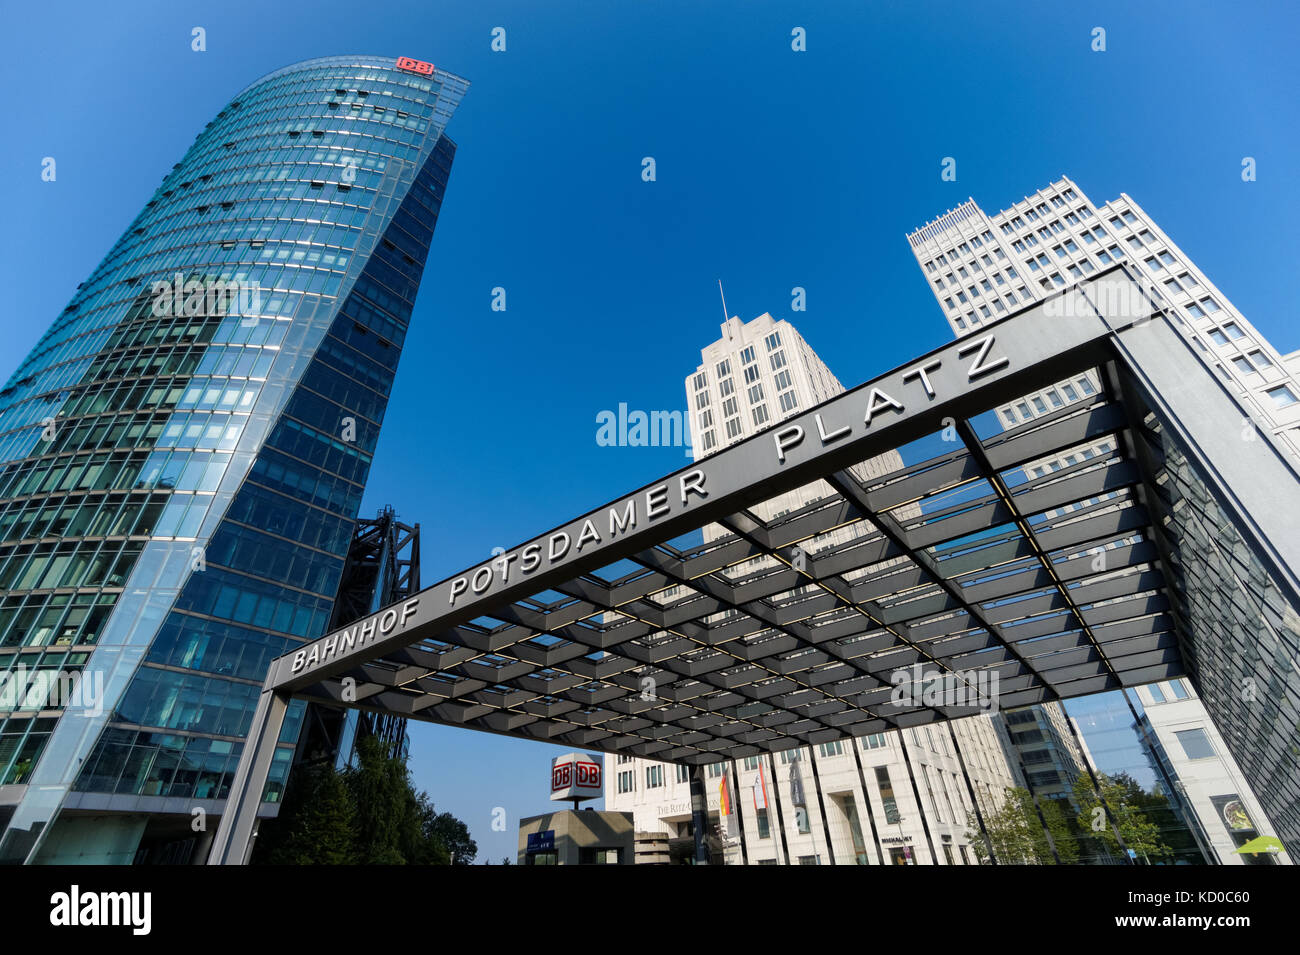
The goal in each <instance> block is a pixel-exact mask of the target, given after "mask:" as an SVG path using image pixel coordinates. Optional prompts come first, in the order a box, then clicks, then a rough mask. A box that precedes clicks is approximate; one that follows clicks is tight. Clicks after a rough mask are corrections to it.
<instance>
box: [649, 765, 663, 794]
mask: <svg viewBox="0 0 1300 955" xmlns="http://www.w3.org/2000/svg"><path fill="white" fill-rule="evenodd" d="M663 784H664V768H663V766H662V765H654V766H647V767H646V768H645V788H646V789H658V788H659V787H660V786H662V785H663Z"/></svg>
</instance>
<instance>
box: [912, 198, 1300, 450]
mask: <svg viewBox="0 0 1300 955" xmlns="http://www.w3.org/2000/svg"><path fill="white" fill-rule="evenodd" d="M907 238H908V242H909V243H910V245H911V247H912V253H913V255H915V256H916V261H917V264H918V265H919V266H920V267H921V270H922V272H923V273H924V274H925V277H926V280H927V281H928V283H929V285H930V291H931V292H932V293H933V294H934V297H935V299H936V300H937V301H938V302H939V304H940V306H941V307H942V309H943V314H944V318H946V319H947V321H948V324H949V325H950V326H951V327H952V330H953V332H954V333H955V334H956V335H957V336H958V337H961V336H964V335H970V334H973V333H975V332H977V331H978V330H979V329H981V328H983V327H984V326H985V325H987V324H988V323H990V322H993V321H996V320H997V319H999V318H1002V317H1004V316H1005V315H1008V314H1010V313H1011V312H1014V311H1017V310H1019V309H1022V308H1024V307H1025V305H1028V304H1033V303H1035V302H1040V301H1045V300H1047V299H1048V298H1050V297H1052V296H1053V295H1055V294H1056V293H1058V292H1059V291H1060V290H1061V289H1063V288H1068V287H1071V286H1075V285H1078V284H1080V283H1086V282H1089V281H1090V280H1091V277H1093V276H1095V275H1096V274H1097V273H1098V272H1099V271H1100V270H1102V269H1105V268H1107V267H1109V266H1110V265H1112V264H1113V263H1116V262H1131V263H1133V265H1134V266H1135V274H1137V273H1140V274H1141V275H1142V276H1143V277H1144V278H1145V282H1144V285H1145V291H1146V292H1147V294H1149V295H1150V296H1151V298H1152V301H1153V302H1154V303H1155V304H1156V306H1157V307H1161V308H1164V307H1167V308H1169V310H1170V314H1171V315H1172V316H1173V318H1174V320H1175V321H1176V323H1177V325H1178V328H1179V330H1180V332H1181V333H1182V335H1183V336H1184V337H1185V338H1186V339H1187V340H1188V341H1189V342H1191V343H1192V345H1193V346H1194V347H1195V348H1196V349H1197V350H1198V351H1199V352H1200V354H1201V356H1202V357H1203V358H1204V359H1205V361H1206V362H1207V363H1208V364H1209V365H1211V367H1213V368H1214V369H1215V372H1216V374H1218V375H1219V376H1220V377H1221V378H1222V379H1223V381H1224V382H1225V384H1226V385H1227V386H1228V387H1229V389H1230V390H1231V391H1232V392H1233V394H1234V395H1235V396H1237V397H1238V398H1239V399H1240V400H1241V402H1242V404H1243V405H1244V406H1245V407H1246V408H1248V409H1249V410H1250V412H1251V420H1252V421H1253V422H1254V424H1255V426H1256V427H1258V428H1259V429H1261V430H1263V431H1267V432H1268V433H1270V434H1272V435H1274V436H1275V437H1276V438H1277V439H1278V442H1279V444H1281V445H1282V447H1283V448H1285V449H1286V450H1287V451H1288V452H1290V453H1291V454H1293V455H1296V456H1297V457H1298V458H1300V379H1298V378H1297V377H1296V368H1295V364H1296V362H1295V360H1294V359H1295V353H1293V354H1291V355H1287V356H1283V355H1282V354H1280V353H1279V352H1278V351H1277V349H1276V348H1274V347H1273V346H1272V345H1271V344H1270V343H1269V342H1268V340H1267V339H1265V338H1264V336H1263V335H1261V334H1260V333H1259V332H1258V331H1257V330H1256V329H1255V327H1254V326H1253V325H1251V323H1250V322H1249V321H1248V320H1247V319H1246V317H1245V316H1244V315H1242V314H1241V312H1240V311H1239V310H1238V309H1237V308H1236V307H1235V306H1234V305H1233V304H1232V302H1231V301H1230V300H1229V299H1228V297H1227V295H1225V294H1224V293H1223V291H1222V290H1221V289H1219V288H1218V287H1217V286H1216V285H1215V284H1214V283H1213V282H1211V281H1210V279H1209V278H1208V277H1207V276H1206V275H1205V273H1204V272H1202V271H1201V270H1200V269H1199V268H1197V267H1196V264H1195V263H1194V262H1193V261H1192V260H1191V257H1190V256H1188V255H1187V253H1186V252H1184V251H1183V250H1182V249H1180V248H1179V247H1178V246H1177V245H1176V244H1175V243H1174V241H1173V240H1172V239H1171V238H1170V237H1169V236H1168V235H1167V234H1166V233H1165V232H1164V230H1162V229H1161V228H1160V226H1159V225H1157V224H1156V222H1155V220H1154V219H1152V218H1151V216H1150V215H1148V214H1147V213H1146V212H1145V211H1144V210H1143V209H1142V207H1141V206H1139V205H1138V204H1137V203H1136V202H1135V201H1134V200H1133V199H1132V198H1131V197H1129V196H1128V195H1126V194H1124V193H1120V197H1119V198H1118V199H1113V200H1111V201H1110V202H1106V203H1103V204H1102V205H1096V204H1094V203H1093V202H1092V201H1091V200H1090V199H1089V198H1088V197H1087V196H1086V195H1085V194H1084V193H1083V190H1082V189H1080V188H1079V187H1078V185H1076V184H1075V183H1074V182H1073V181H1071V180H1070V179H1067V178H1062V179H1060V180H1058V181H1057V182H1054V183H1052V184H1051V185H1049V186H1048V187H1047V188H1045V189H1040V190H1039V191H1038V192H1036V193H1034V194H1033V195H1032V196H1026V197H1025V198H1023V199H1022V200H1021V201H1019V202H1017V203H1015V204H1014V205H1012V206H1010V207H1009V208H1007V209H1003V210H1002V211H1000V212H997V213H994V214H993V215H988V214H986V213H985V212H984V210H982V209H981V208H980V207H979V206H978V205H977V204H976V202H975V200H974V199H967V200H966V202H964V203H962V204H961V205H959V206H958V207H957V208H956V209H951V210H949V211H948V212H947V213H945V214H944V215H942V216H940V217H939V218H937V219H935V220H934V221H932V222H929V223H927V224H926V225H924V226H922V227H921V228H919V229H917V230H916V231H915V232H913V233H911V234H910V235H909V236H908V237H907ZM1097 385H1098V381H1097V378H1096V376H1095V375H1084V376H1080V377H1079V378H1077V379H1070V380H1069V381H1063V382H1058V383H1057V384H1056V385H1054V386H1052V387H1050V388H1045V389H1043V390H1041V391H1039V392H1036V393H1034V394H1031V395H1026V396H1024V397H1023V398H1021V399H1019V400H1017V401H1013V402H1009V403H1007V404H1005V405H1003V406H1001V407H1000V408H999V409H998V415H999V417H1000V419H1001V420H1002V422H1003V423H1004V424H1005V425H1006V426H1007V427H1013V426H1015V425H1017V424H1021V423H1023V422H1025V421H1029V420H1032V419H1034V418H1036V417H1039V416H1041V415H1044V414H1047V413H1049V412H1050V411H1052V410H1054V409H1056V408H1060V407H1063V406H1065V405H1067V404H1070V403H1072V402H1076V401H1081V400H1083V399H1085V398H1087V397H1088V396H1089V395H1091V394H1093V393H1094V392H1095V389H1096V387H1097ZM1244 423H1245V422H1243V424H1244Z"/></svg>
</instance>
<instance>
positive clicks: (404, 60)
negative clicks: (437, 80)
mask: <svg viewBox="0 0 1300 955" xmlns="http://www.w3.org/2000/svg"><path fill="white" fill-rule="evenodd" d="M397 68H398V69H399V70H406V72H408V73H419V74H420V75H421V76H432V75H433V64H432V63H425V62H424V61H423V60H413V59H411V58H410V57H409V56H399V57H398V58H397Z"/></svg>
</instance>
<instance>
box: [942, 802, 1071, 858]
mask: <svg viewBox="0 0 1300 955" xmlns="http://www.w3.org/2000/svg"><path fill="white" fill-rule="evenodd" d="M1040 811H1041V813H1042V815H1041V816H1040V815H1039V813H1040ZM966 825H967V827H968V828H969V829H970V832H968V833H967V839H969V840H970V842H971V845H972V846H973V847H974V849H975V855H976V857H977V858H978V859H979V860H980V862H981V863H984V864H988V862H989V852H988V846H987V845H986V844H985V842H984V838H983V836H981V835H980V831H979V818H978V817H977V816H976V815H975V814H974V813H973V812H972V813H968V814H967V817H966ZM1044 826H1045V827H1046V831H1044ZM984 827H985V830H986V831H987V832H988V836H989V842H990V843H992V846H993V856H994V858H996V860H997V862H998V863H999V864H1000V865H1053V864H1055V863H1056V861H1057V857H1058V856H1059V857H1060V861H1061V863H1062V864H1063V865H1073V864H1074V863H1076V862H1077V861H1078V859H1079V849H1078V842H1077V840H1076V838H1075V835H1074V833H1073V832H1071V829H1070V821H1069V814H1067V813H1066V812H1064V811H1063V810H1062V808H1061V806H1060V804H1059V803H1058V802H1057V801H1056V800H1053V799H1044V800H1041V801H1040V802H1039V803H1038V805H1035V802H1034V797H1033V794H1032V793H1030V791H1029V790H1028V789H1024V788H1021V787H1017V788H1015V789H1010V790H1007V798H1006V801H1005V802H1003V804H1002V806H1001V807H1000V808H999V809H997V810H996V811H994V812H991V813H985V814H984ZM1049 832H1050V833H1051V837H1052V841H1051V842H1050V843H1049V842H1048V838H1047V833H1049ZM1053 844H1054V845H1055V846H1056V855H1055V856H1054V855H1053V854H1052V845H1053Z"/></svg>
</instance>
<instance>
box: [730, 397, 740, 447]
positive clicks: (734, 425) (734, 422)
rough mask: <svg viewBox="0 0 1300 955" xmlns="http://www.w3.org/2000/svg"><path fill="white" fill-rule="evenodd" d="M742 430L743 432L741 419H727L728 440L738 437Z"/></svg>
mask: <svg viewBox="0 0 1300 955" xmlns="http://www.w3.org/2000/svg"><path fill="white" fill-rule="evenodd" d="M733 400H734V399H733ZM741 430H742V429H741V424H740V419H739V418H728V419H727V438H728V439H730V438H734V437H736V436H737V435H738V434H740V432H741Z"/></svg>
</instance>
